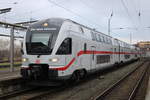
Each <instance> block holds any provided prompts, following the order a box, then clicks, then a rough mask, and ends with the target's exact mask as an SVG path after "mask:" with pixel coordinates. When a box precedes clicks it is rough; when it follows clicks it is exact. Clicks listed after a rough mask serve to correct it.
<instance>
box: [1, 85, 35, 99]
mask: <svg viewBox="0 0 150 100" xmlns="http://www.w3.org/2000/svg"><path fill="white" fill-rule="evenodd" d="M34 89H36V88H35V87H34V88H26V89H23V90H18V91H14V92H11V93H6V94H2V95H0V100H5V99H6V98H11V97H15V96H16V95H19V94H23V93H25V92H27V91H31V90H34Z"/></svg>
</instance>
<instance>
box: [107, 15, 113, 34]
mask: <svg viewBox="0 0 150 100" xmlns="http://www.w3.org/2000/svg"><path fill="white" fill-rule="evenodd" d="M112 17H113V12H112V13H111V15H110V17H109V19H108V35H109V36H110V24H111V19H112Z"/></svg>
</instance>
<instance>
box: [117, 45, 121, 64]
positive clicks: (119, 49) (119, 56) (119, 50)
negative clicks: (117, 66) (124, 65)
mask: <svg viewBox="0 0 150 100" xmlns="http://www.w3.org/2000/svg"><path fill="white" fill-rule="evenodd" d="M120 52H121V48H120V45H119V48H118V62H119V63H120V58H121V54H120Z"/></svg>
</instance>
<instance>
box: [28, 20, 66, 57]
mask: <svg viewBox="0 0 150 100" xmlns="http://www.w3.org/2000/svg"><path fill="white" fill-rule="evenodd" d="M62 23H63V21H62V20H58V19H50V20H45V21H44V22H43V21H41V22H38V23H36V24H34V25H32V26H31V27H30V28H29V29H28V31H27V33H26V50H27V54H31V55H50V54H51V53H52V50H53V48H54V45H55V42H56V39H57V36H58V34H59V31H60V27H61V25H62ZM44 25H46V27H45V26H44Z"/></svg>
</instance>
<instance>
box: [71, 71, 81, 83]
mask: <svg viewBox="0 0 150 100" xmlns="http://www.w3.org/2000/svg"><path fill="white" fill-rule="evenodd" d="M71 80H72V81H73V82H79V81H80V72H79V71H75V72H74V73H73V74H72V77H71Z"/></svg>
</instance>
